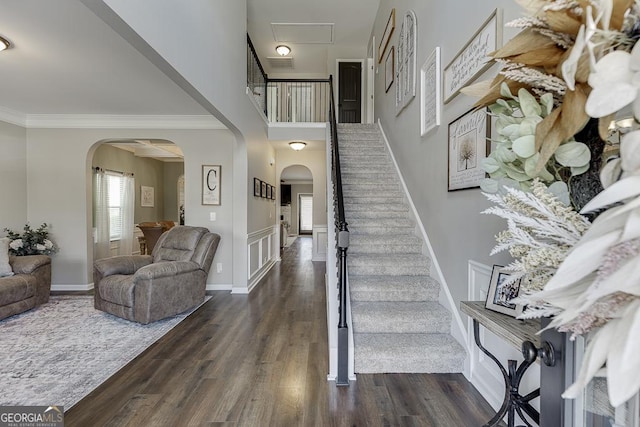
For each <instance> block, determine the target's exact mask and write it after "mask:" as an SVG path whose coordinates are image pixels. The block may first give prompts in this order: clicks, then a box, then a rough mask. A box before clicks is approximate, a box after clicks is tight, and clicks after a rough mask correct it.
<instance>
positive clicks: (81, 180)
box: [27, 129, 246, 290]
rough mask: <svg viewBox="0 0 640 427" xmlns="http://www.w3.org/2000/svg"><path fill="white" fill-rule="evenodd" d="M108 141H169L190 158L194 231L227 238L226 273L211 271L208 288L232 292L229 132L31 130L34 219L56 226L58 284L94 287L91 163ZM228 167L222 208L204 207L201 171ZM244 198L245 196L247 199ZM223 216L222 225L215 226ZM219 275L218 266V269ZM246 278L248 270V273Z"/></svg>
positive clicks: (223, 246)
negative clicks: (213, 214)
mask: <svg viewBox="0 0 640 427" xmlns="http://www.w3.org/2000/svg"><path fill="white" fill-rule="evenodd" d="M108 138H139V139H167V140H170V141H173V142H175V143H176V144H177V145H178V146H180V148H182V150H183V152H184V156H185V184H186V185H185V205H186V207H185V212H186V224H187V225H197V226H203V227H207V228H209V229H210V230H212V231H214V232H217V233H219V234H220V235H221V236H222V239H221V242H220V246H219V247H218V251H217V253H216V256H215V258H214V264H215V263H218V262H221V263H222V264H223V271H222V272H221V273H219V274H218V273H216V272H215V268H212V269H211V272H210V274H209V278H208V280H207V283H208V284H209V285H212V286H217V287H225V288H229V289H230V285H231V284H232V283H234V280H235V279H236V277H234V276H233V269H232V268H231V267H232V262H233V259H232V257H233V255H232V252H233V224H234V219H233V218H234V210H233V209H234V203H233V202H234V198H236V197H238V196H235V194H237V192H234V188H233V181H232V180H231V179H226V178H225V177H227V176H228V177H231V176H233V160H234V159H233V148H234V137H233V135H232V134H231V132H229V131H226V130H153V129H148V130H140V129H136V130H119V129H29V130H27V182H28V186H27V194H28V200H27V201H28V206H29V209H28V219H29V221H31V222H32V223H34V224H36V223H41V222H51V223H52V224H54V228H53V229H52V237H53V238H54V239H55V241H56V242H57V243H58V245H59V246H60V251H59V252H58V253H57V254H56V255H55V257H54V259H53V268H52V270H53V271H52V284H53V286H54V287H58V288H65V289H70V290H72V289H77V290H82V289H87V288H88V285H89V284H91V283H92V281H93V278H92V260H93V243H92V236H91V232H90V230H91V201H92V188H91V170H90V166H91V160H92V158H93V152H94V150H95V149H96V148H97V146H98V145H99V144H98V142H99V141H101V140H104V139H108ZM203 164H220V165H222V204H221V206H202V205H201V193H200V191H201V190H200V189H201V173H202V172H201V166H202V165H203ZM240 197H243V198H244V193H242V192H240ZM210 212H216V214H217V221H216V222H211V221H209V213H210ZM214 267H215V265H214ZM243 274H244V275H246V268H245V271H244V272H243Z"/></svg>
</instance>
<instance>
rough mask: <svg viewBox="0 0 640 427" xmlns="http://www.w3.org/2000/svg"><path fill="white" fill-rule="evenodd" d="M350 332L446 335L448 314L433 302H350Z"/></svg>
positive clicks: (449, 322) (448, 323)
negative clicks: (351, 320)
mask: <svg viewBox="0 0 640 427" xmlns="http://www.w3.org/2000/svg"><path fill="white" fill-rule="evenodd" d="M351 317H352V319H353V330H354V331H358V333H359V334H360V333H378V334H380V333H394V332H395V333H447V332H448V331H449V328H450V325H451V316H450V314H449V312H448V311H447V310H446V309H445V308H444V307H442V306H441V305H440V304H438V303H437V302H434V301H417V302H415V301H412V302H409V301H353V302H352V303H351Z"/></svg>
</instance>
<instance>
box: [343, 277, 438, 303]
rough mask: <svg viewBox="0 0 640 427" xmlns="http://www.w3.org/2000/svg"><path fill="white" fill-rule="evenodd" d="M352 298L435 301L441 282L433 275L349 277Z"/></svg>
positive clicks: (354, 299) (362, 299)
mask: <svg viewBox="0 0 640 427" xmlns="http://www.w3.org/2000/svg"><path fill="white" fill-rule="evenodd" d="M349 289H350V291H351V299H352V300H353V301H354V302H356V301H387V302H393V301H435V300H437V299H438V295H439V292H440V284H439V283H438V282H436V281H435V280H433V279H432V278H431V276H426V275H425V276H394V277H389V276H364V275H361V276H358V275H353V276H350V277H349Z"/></svg>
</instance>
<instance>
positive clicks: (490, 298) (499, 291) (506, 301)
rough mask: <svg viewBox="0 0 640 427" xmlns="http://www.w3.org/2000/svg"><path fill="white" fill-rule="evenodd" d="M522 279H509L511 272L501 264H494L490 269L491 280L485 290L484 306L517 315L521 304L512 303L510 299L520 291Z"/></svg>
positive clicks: (513, 315)
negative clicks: (487, 289) (485, 299)
mask: <svg viewBox="0 0 640 427" xmlns="http://www.w3.org/2000/svg"><path fill="white" fill-rule="evenodd" d="M521 282H522V279H517V280H513V279H511V273H510V272H508V271H506V270H505V268H504V267H503V266H501V265H494V266H493V270H492V271H491V282H490V283H489V291H488V292H487V301H486V302H485V307H486V308H487V309H489V310H493V311H497V312H498V313H502V314H507V315H509V316H511V317H517V316H519V315H520V314H521V313H522V310H523V306H522V305H521V304H514V303H512V302H511V300H512V299H514V298H516V297H517V296H518V294H519V293H520V283H521Z"/></svg>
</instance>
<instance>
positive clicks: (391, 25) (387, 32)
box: [378, 8, 396, 64]
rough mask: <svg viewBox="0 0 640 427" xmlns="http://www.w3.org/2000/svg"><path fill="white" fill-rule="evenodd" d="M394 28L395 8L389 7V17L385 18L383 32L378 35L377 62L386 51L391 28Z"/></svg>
mask: <svg viewBox="0 0 640 427" xmlns="http://www.w3.org/2000/svg"><path fill="white" fill-rule="evenodd" d="M395 28H396V9H395V8H393V9H391V13H390V14H389V19H387V25H385V27H384V32H383V33H382V36H381V37H380V45H379V46H378V55H379V56H378V64H379V63H381V62H382V58H383V57H384V53H385V52H386V51H387V46H388V45H389V41H390V40H391V35H392V34H393V30H395Z"/></svg>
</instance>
